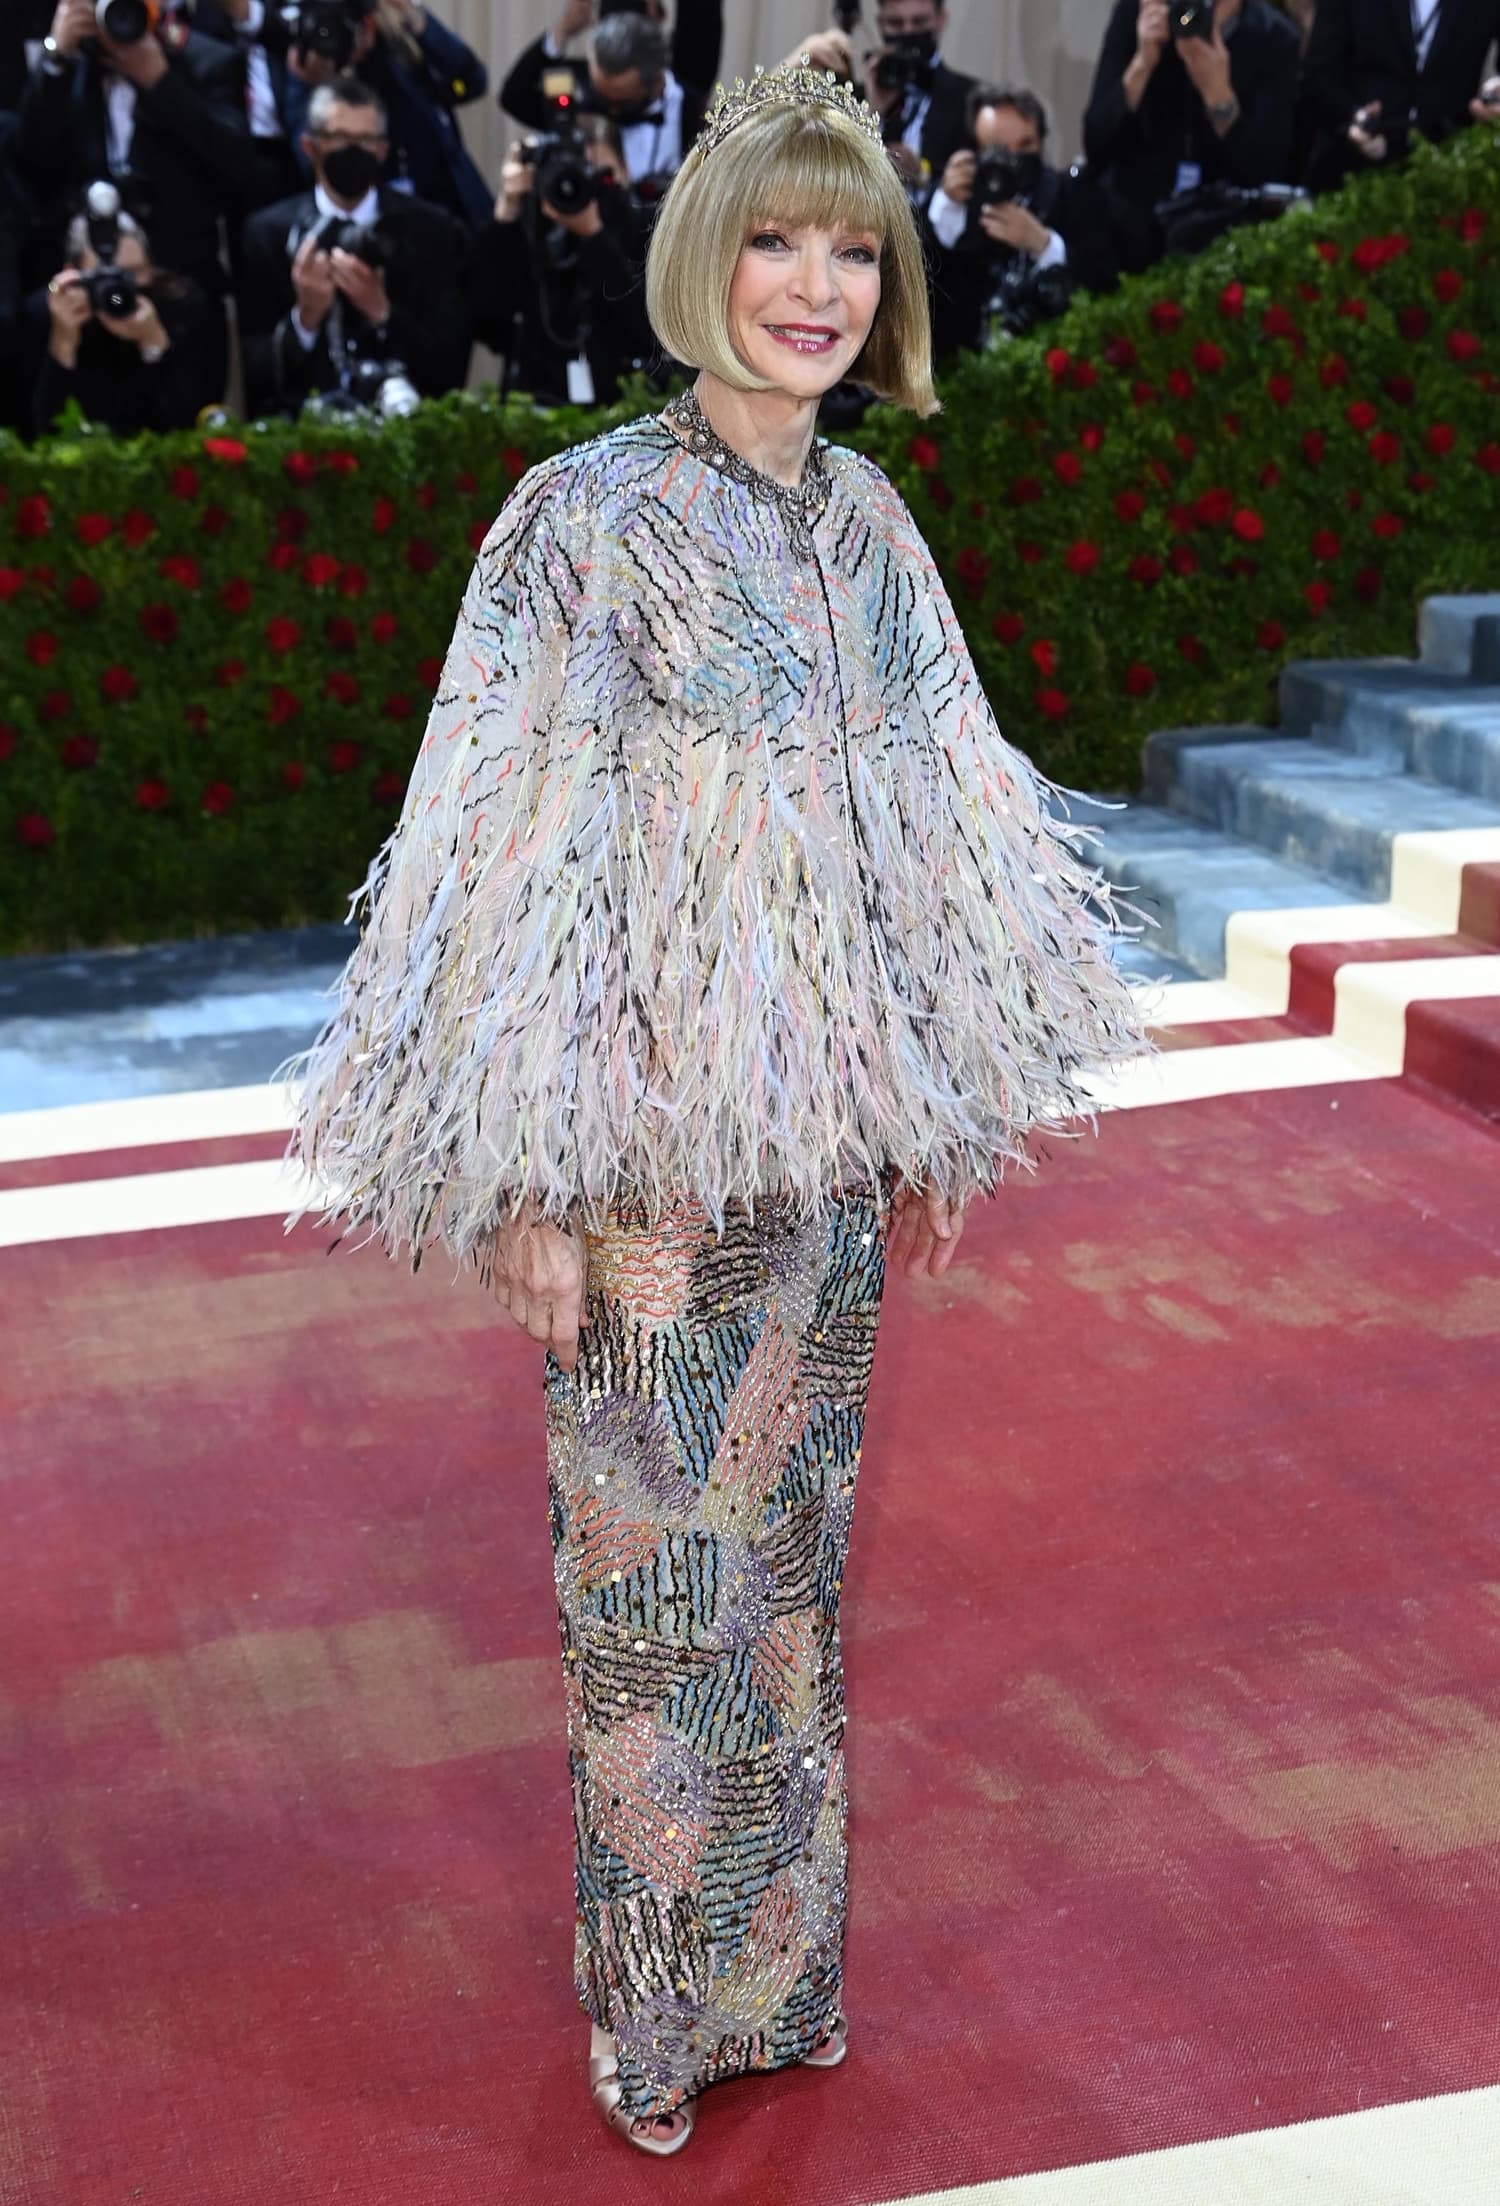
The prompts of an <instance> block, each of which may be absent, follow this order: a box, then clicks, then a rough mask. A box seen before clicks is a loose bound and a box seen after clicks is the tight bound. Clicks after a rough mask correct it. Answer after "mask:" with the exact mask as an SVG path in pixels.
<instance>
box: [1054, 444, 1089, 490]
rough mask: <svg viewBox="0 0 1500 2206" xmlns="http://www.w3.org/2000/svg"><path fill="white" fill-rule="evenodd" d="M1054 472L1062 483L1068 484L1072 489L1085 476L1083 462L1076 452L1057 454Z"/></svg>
mask: <svg viewBox="0 0 1500 2206" xmlns="http://www.w3.org/2000/svg"><path fill="white" fill-rule="evenodd" d="M1052 472H1053V474H1054V475H1055V476H1056V477H1057V479H1058V481H1059V482H1060V483H1066V484H1067V485H1068V487H1069V488H1070V489H1071V487H1072V486H1073V484H1074V483H1076V482H1077V481H1078V480H1079V479H1080V478H1081V476H1082V474H1083V462H1082V460H1081V459H1080V458H1079V457H1078V454H1077V453H1076V452H1055V453H1054V454H1053V456H1052Z"/></svg>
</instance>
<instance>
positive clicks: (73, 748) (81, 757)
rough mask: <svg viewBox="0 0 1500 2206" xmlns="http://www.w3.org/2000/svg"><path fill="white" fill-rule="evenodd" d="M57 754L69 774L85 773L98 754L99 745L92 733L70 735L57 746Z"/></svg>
mask: <svg viewBox="0 0 1500 2206" xmlns="http://www.w3.org/2000/svg"><path fill="white" fill-rule="evenodd" d="M57 755H58V757H59V758H60V759H61V760H62V762H63V764H64V765H65V766H66V767H67V769H68V771H69V773H71V774H83V773H87V772H88V769H89V768H90V766H92V765H93V764H94V762H95V761H96V759H97V758H98V756H99V745H98V742H97V740H96V739H95V738H94V737H93V736H92V735H70V736H69V737H68V739H67V741H66V742H65V743H59V744H58V746H57Z"/></svg>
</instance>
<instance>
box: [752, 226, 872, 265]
mask: <svg viewBox="0 0 1500 2206" xmlns="http://www.w3.org/2000/svg"><path fill="white" fill-rule="evenodd" d="M750 243H751V244H752V245H767V244H770V245H785V243H786V239H785V238H784V237H783V236H782V234H781V232H780V231H779V230H758V231H757V232H756V234H755V236H754V237H753V238H751V240H750ZM843 250H844V251H846V252H850V253H858V254H859V256H860V258H861V259H862V260H866V261H873V260H874V259H875V254H874V253H873V252H872V251H871V249H870V247H869V246H868V245H849V246H845V247H844V248H843Z"/></svg>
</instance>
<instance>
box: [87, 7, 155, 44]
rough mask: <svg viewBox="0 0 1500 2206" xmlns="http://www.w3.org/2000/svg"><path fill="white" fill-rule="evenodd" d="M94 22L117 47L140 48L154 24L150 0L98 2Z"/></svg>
mask: <svg viewBox="0 0 1500 2206" xmlns="http://www.w3.org/2000/svg"><path fill="white" fill-rule="evenodd" d="M94 21H95V22H96V23H97V24H98V26H99V28H100V30H101V31H103V33H104V35H105V37H106V38H112V39H113V40H114V42H115V44H116V45H117V46H138V45H139V44H140V42H141V40H142V39H143V38H144V37H145V35H146V33H147V32H148V31H149V30H150V28H151V24H152V10H151V8H150V6H149V5H148V0H96V5H95V8H94Z"/></svg>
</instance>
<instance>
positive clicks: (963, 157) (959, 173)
mask: <svg viewBox="0 0 1500 2206" xmlns="http://www.w3.org/2000/svg"><path fill="white" fill-rule="evenodd" d="M978 167H979V156H978V154H977V153H974V152H971V151H969V150H968V149H967V148H966V149H965V150H963V151H962V152H959V153H950V154H949V156H948V159H947V162H946V164H945V166H944V169H943V175H942V182H941V184H940V186H939V189H940V190H941V191H943V192H945V193H946V194H947V196H948V198H949V199H951V200H952V201H953V204H954V206H955V207H966V206H967V205H968V203H969V195H970V193H971V192H972V191H973V189H974V174H975V171H976V170H977V168H978Z"/></svg>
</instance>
